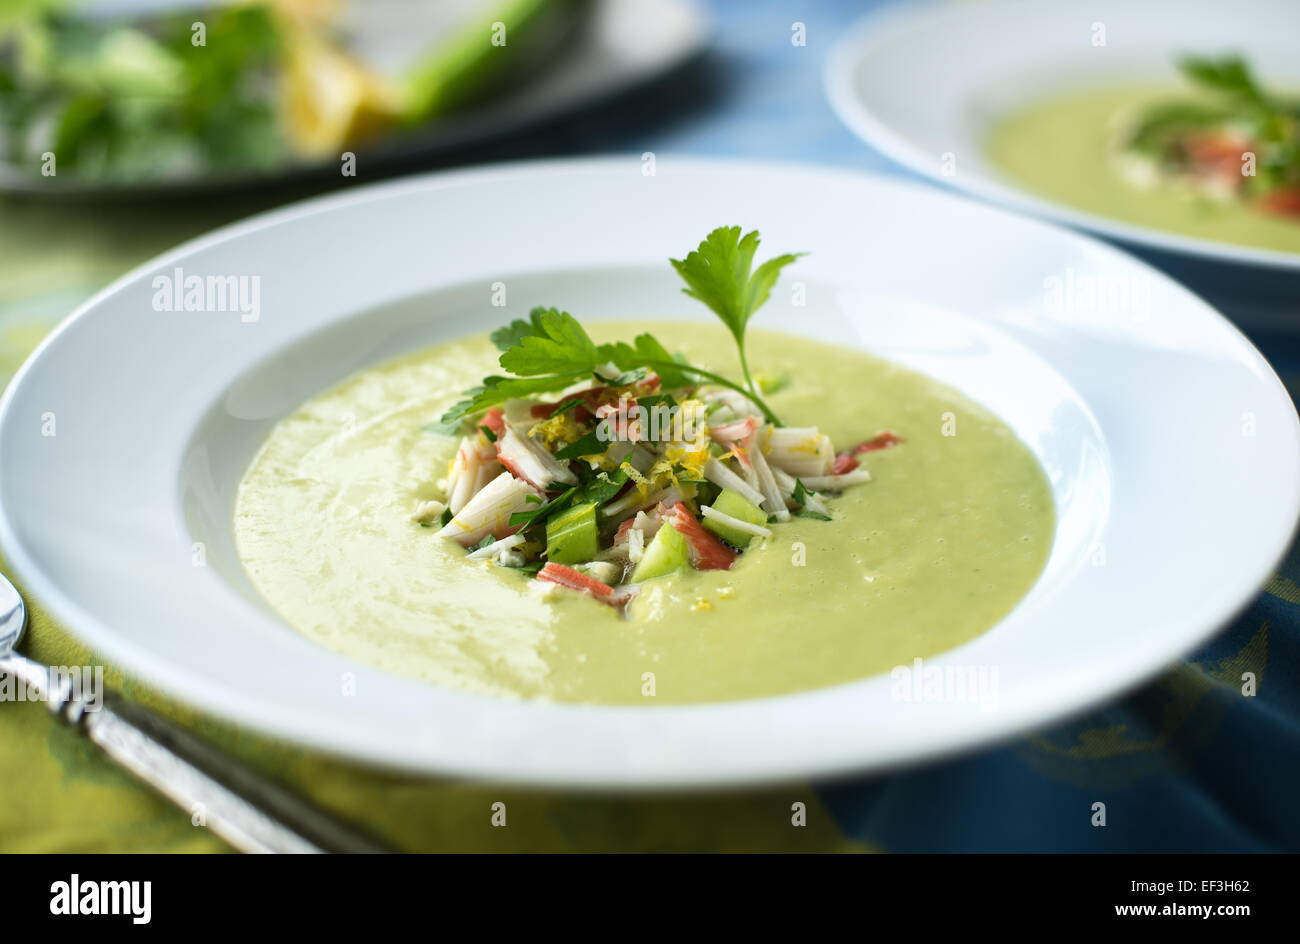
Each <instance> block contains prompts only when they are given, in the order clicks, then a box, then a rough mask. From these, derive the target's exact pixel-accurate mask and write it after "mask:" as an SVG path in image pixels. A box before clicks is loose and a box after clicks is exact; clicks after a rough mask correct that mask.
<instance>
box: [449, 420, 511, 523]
mask: <svg viewBox="0 0 1300 944" xmlns="http://www.w3.org/2000/svg"><path fill="white" fill-rule="evenodd" d="M500 471H501V467H500V466H499V465H498V464H497V461H496V450H495V449H493V448H492V444H491V443H489V442H488V441H487V437H485V436H484V435H483V434H482V433H475V434H474V435H472V436H465V437H463V438H462V439H461V441H460V446H459V448H457V450H456V458H454V459H453V460H452V462H451V470H450V471H449V472H448V473H447V507H448V508H450V509H451V512H452V514H456V513H458V512H459V511H460V510H461V509H462V508H464V507H465V505H466V504H468V503H469V500H470V499H471V498H473V497H474V494H475V493H476V492H478V490H479V489H481V488H482V487H483V486H484V485H485V484H487V482H489V481H491V480H492V478H494V477H495V475H496V473H498V472H500Z"/></svg>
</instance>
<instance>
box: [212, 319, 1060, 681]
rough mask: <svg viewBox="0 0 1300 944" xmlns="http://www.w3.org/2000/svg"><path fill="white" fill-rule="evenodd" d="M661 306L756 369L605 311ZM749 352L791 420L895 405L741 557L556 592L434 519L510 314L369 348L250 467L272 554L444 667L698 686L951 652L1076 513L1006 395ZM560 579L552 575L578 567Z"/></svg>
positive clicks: (286, 588) (441, 674)
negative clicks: (649, 312)
mask: <svg viewBox="0 0 1300 944" xmlns="http://www.w3.org/2000/svg"><path fill="white" fill-rule="evenodd" d="M645 330H653V331H654V332H655V333H656V334H657V335H658V337H660V338H662V339H664V341H665V343H671V345H672V347H673V349H674V351H680V352H681V353H682V354H683V355H684V356H685V358H687V359H689V360H691V361H693V362H698V363H701V364H707V365H708V366H709V367H710V368H712V369H714V370H717V371H718V372H720V373H727V374H728V375H732V376H734V375H736V372H737V370H738V360H737V356H736V352H735V349H734V348H733V347H732V346H731V344H730V338H729V335H728V333H727V332H726V330H725V329H723V328H722V327H719V326H714V325H700V324H695V323H692V324H665V323H662V322H656V323H653V324H645V325H641V324H625V323H596V324H594V325H592V326H591V334H592V336H593V337H594V338H595V339H596V341H598V342H603V341H613V340H630V339H631V338H633V337H634V336H635V335H637V334H638V333H639V332H641V331H645ZM747 353H748V361H749V363H750V365H751V366H752V367H753V369H754V372H755V373H756V374H761V375H762V376H764V377H768V378H777V379H778V383H776V384H774V385H773V389H772V392H770V393H766V394H765V399H766V403H767V404H768V405H769V406H770V408H771V410H772V411H773V412H775V413H777V414H779V415H780V417H781V419H782V421H783V422H784V423H785V424H786V425H787V426H801V425H802V426H813V425H816V426H818V427H820V429H821V430H822V431H823V432H824V433H826V434H828V435H829V437H830V439H831V440H833V441H834V442H836V443H837V444H838V443H844V444H846V445H849V444H852V443H856V442H860V441H863V440H868V439H870V438H871V437H872V436H874V435H876V434H877V433H878V432H879V431H880V430H881V429H885V428H888V429H890V430H893V431H895V432H896V433H898V434H899V436H901V437H902V439H903V442H902V443H901V444H899V445H897V446H895V447H894V448H888V449H880V450H878V451H872V452H868V453H865V454H863V455H862V456H861V459H862V462H861V465H862V467H863V468H864V469H867V470H869V472H870V477H871V481H869V482H867V483H865V484H860V485H855V486H853V487H852V488H846V489H844V490H843V492H842V493H840V494H838V495H837V496H836V497H834V498H833V499H830V500H828V502H827V504H828V505H829V508H830V515H829V517H830V520H822V519H821V518H818V517H800V516H798V515H795V516H793V517H791V518H790V520H789V521H785V522H783V523H781V524H779V525H778V524H771V525H770V529H771V532H772V534H771V537H768V538H756V539H754V540H753V541H752V543H751V544H750V545H749V547H748V549H746V550H745V552H744V553H743V554H740V555H739V556H738V557H737V559H736V562H735V564H734V566H732V567H731V569H728V570H723V569H716V570H693V569H686V570H682V571H680V572H677V573H673V574H670V575H667V576H660V577H658V578H657V579H653V580H646V581H644V582H643V583H642V584H641V590H640V593H639V594H637V595H636V596H635V597H634V598H632V599H631V600H630V602H628V603H627V605H626V607H624V608H616V607H613V606H609V605H606V604H605V603H602V602H599V601H598V600H597V599H594V598H593V597H592V596H589V595H587V594H584V593H578V592H573V591H570V590H563V589H560V590H558V592H551V593H546V594H542V593H539V592H538V590H539V587H538V584H539V581H538V580H537V579H536V577H534V576H532V575H531V574H527V573H523V572H520V571H517V570H513V569H511V568H510V567H505V566H500V565H498V564H496V563H493V562H492V561H489V560H484V561H477V560H467V553H466V549H465V548H464V547H461V546H460V545H458V544H456V543H453V542H452V541H448V540H442V539H440V538H438V537H437V532H438V522H434V523H433V526H432V527H422V526H420V525H419V524H416V523H414V522H413V521H412V520H411V510H412V509H413V508H416V507H418V506H420V505H421V503H423V502H427V501H431V500H439V499H442V500H445V498H446V496H445V494H443V492H442V491H441V490H440V489H439V487H438V484H437V483H438V480H439V479H440V478H443V477H445V476H446V475H447V469H448V466H449V463H451V461H452V460H453V458H454V457H455V455H456V452H457V445H458V439H457V438H455V437H452V436H447V435H444V434H442V433H441V432H439V431H437V428H436V427H434V428H430V423H431V420H434V419H436V418H437V417H438V416H439V415H440V414H441V413H442V412H443V411H444V410H445V409H447V407H448V406H449V405H450V404H452V403H453V402H454V401H456V400H457V399H458V397H459V396H460V395H461V393H462V391H464V390H466V389H467V388H470V387H473V386H474V385H476V384H478V383H480V381H481V380H482V378H483V377H484V376H485V375H488V374H492V373H494V372H499V370H500V368H498V367H497V366H496V358H497V352H496V351H495V350H494V349H493V346H492V344H491V343H489V341H488V339H487V338H486V337H477V338H472V339H468V340H461V341H456V342H452V343H448V344H442V345H439V346H437V347H433V348H431V349H429V350H425V351H421V352H418V353H415V354H411V355H409V356H406V357H403V358H401V359H399V360H396V361H393V362H391V363H388V364H385V365H383V366H380V367H376V368H374V369H371V370H366V371H363V372H361V373H359V374H357V375H355V376H353V377H351V378H349V379H347V380H345V381H344V382H342V383H341V384H339V385H338V386H336V387H334V388H333V389H331V390H328V391H326V392H325V393H322V394H321V395H319V396H318V397H316V398H314V399H312V400H310V401H308V402H307V403H305V404H304V405H303V406H302V407H301V408H300V409H299V410H298V411H297V412H295V413H294V414H293V415H291V416H289V417H287V418H286V419H284V420H283V421H281V422H280V423H279V424H278V425H277V426H276V427H275V429H274V431H273V432H272V433H271V435H270V437H269V439H268V440H267V442H266V443H265V445H264V446H263V447H262V449H261V451H260V452H259V453H258V455H257V456H256V458H255V459H254V460H253V462H252V464H251V466H250V467H249V469H248V471H247V473H246V475H245V477H244V480H243V482H242V483H241V485H240V488H239V492H238V497H237V500H236V509H235V530H236V538H237V543H238V549H239V553H240V556H241V558H242V560H243V563H244V566H245V568H246V570H247V573H248V576H249V578H250V579H251V580H252V582H253V584H254V585H255V586H256V587H257V589H258V590H259V591H260V592H261V593H262V595H263V596H264V597H265V598H266V600H267V601H268V602H269V603H270V605H271V606H272V607H273V608H274V609H275V610H276V611H277V612H278V613H279V614H280V615H281V616H282V617H283V618H284V619H285V620H286V621H287V622H288V623H289V624H290V625H292V626H294V627H295V628H296V629H298V630H299V631H300V632H302V633H303V634H305V635H306V636H308V637H309V638H311V639H313V640H315V641H317V642H318V643H320V644H321V645H323V646H326V647H328V648H330V649H333V650H336V651H338V652H341V653H343V654H345V655H347V656H349V657H351V658H355V659H357V660H358V661H361V662H365V663H369V664H372V665H375V666H378V667H381V668H384V669H388V670H391V671H393V672H396V673H400V674H403V675H408V676H413V677H416V678H419V679H423V680H426V681H428V682H431V683H433V684H437V685H445V686H450V687H454V688H458V689H464V690H468V691H474V692H480V693H484V694H490V695H498V696H508V697H522V698H539V699H551V700H556V701H563V702H587V703H604V704H638V705H643V704H655V703H658V704H680V703H689V702H707V701H720V700H727V699H740V698H753V697H758V696H765V695H777V694H781V693H787V692H797V691H802V690H807V689H813V688H819V687H822V686H826V685H833V684H836V683H841V682H848V681H852V680H855V679H860V678H864V677H866V676H871V675H875V674H878V673H885V672H888V671H889V670H890V669H891V668H893V667H894V666H897V665H903V664H911V662H912V660H913V659H914V658H917V657H921V658H925V657H929V656H933V655H935V654H937V653H940V652H943V651H944V650H947V649H951V648H952V647H954V646H957V645H959V644H961V643H963V642H965V641H967V640H970V639H972V638H973V637H975V636H978V635H979V634H980V633H982V632H984V631H985V630H987V629H989V628H990V627H991V626H992V625H993V624H995V623H996V622H997V621H998V620H1000V619H1001V618H1002V617H1003V616H1005V615H1006V614H1007V613H1008V612H1009V611H1010V610H1011V609H1012V608H1013V607H1014V606H1015V605H1016V603H1017V601H1018V600H1020V599H1021V597H1023V596H1024V595H1025V593H1026V592H1027V591H1028V590H1029V588H1030V586H1031V585H1032V584H1033V583H1034V581H1035V579H1036V578H1037V577H1038V574H1039V573H1040V571H1041V570H1042V568H1043V565H1044V562H1045V560H1046V558H1047V555H1048V551H1049V547H1050V544H1051V541H1052V536H1053V532H1054V528H1055V509H1054V505H1053V501H1052V496H1051V492H1050V489H1049V486H1048V482H1047V480H1046V477H1045V476H1044V474H1043V471H1042V469H1041V468H1040V467H1039V465H1038V463H1037V461H1036V460H1035V459H1034V457H1033V456H1032V455H1031V454H1030V452H1029V450H1028V449H1027V448H1026V447H1025V446H1024V445H1023V444H1022V443H1021V442H1020V441H1019V440H1018V439H1017V438H1016V436H1015V435H1014V434H1013V433H1012V431H1011V430H1010V429H1009V428H1008V427H1007V426H1006V425H1004V424H1003V423H1002V422H1000V421H999V420H998V418H997V417H995V416H993V415H992V414H990V413H989V412H988V411H987V410H985V409H983V408H982V407H980V406H978V405H977V404H975V403H973V402H971V401H970V400H968V399H967V398H965V397H964V396H962V395H961V394H959V393H957V392H955V391H954V390H951V389H949V388H947V387H945V386H943V385H941V384H939V383H936V382H935V381H933V380H931V379H929V378H927V377H925V376H922V375H920V374H917V373H914V372H912V371H909V370H906V369H903V368H901V367H899V366H896V365H893V364H890V363H888V362H885V361H882V360H879V359H877V358H873V357H870V356H867V355H865V354H862V353H859V352H857V351H854V350H850V349H847V348H844V347H835V346H830V345H827V344H823V343H820V342H815V341H811V340H806V339H801V338H796V337H792V336H788V335H785V334H780V333H776V332H768V331H760V330H752V331H750V334H749V337H748V341H747ZM555 589H556V588H552V590H555Z"/></svg>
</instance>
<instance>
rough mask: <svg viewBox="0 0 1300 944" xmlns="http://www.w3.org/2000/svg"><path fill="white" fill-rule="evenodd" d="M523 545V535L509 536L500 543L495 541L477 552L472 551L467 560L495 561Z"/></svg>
mask: <svg viewBox="0 0 1300 944" xmlns="http://www.w3.org/2000/svg"><path fill="white" fill-rule="evenodd" d="M523 543H524V536H523V535H522V534H518V533H515V534H511V535H507V536H506V537H504V538H502V539H501V540H500V541H493V542H492V543H491V544H489V545H488V546H487V547H480V548H479V549H478V550H477V551H471V552H470V554H469V555H468V557H467V558H466V560H495V559H497V558H499V557H501V556H502V555H503V554H505V553H507V552H508V551H510V550H511V549H512V548H516V547H518V546H519V545H521V544H523Z"/></svg>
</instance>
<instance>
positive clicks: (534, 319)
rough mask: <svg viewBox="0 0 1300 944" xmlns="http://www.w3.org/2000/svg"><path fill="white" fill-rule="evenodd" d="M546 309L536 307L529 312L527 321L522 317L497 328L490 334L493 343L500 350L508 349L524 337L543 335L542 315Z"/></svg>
mask: <svg viewBox="0 0 1300 944" xmlns="http://www.w3.org/2000/svg"><path fill="white" fill-rule="evenodd" d="M546 311H547V309H545V308H540V307H539V308H534V309H533V310H532V311H530V312H529V313H528V320H527V321H524V320H523V319H522V318H520V319H516V320H515V321H512V322H510V324H508V325H506V326H505V327H504V328H497V329H496V330H495V331H493V332H492V333H491V334H490V335H489V337H490V338H491V339H492V343H493V344H495V345H496V347H497V350H498V351H508V350H510V349H511V348H512V347H515V346H517V345H518V344H519V342H520V341H522V340H523V339H524V338H528V337H533V336H541V335H543V334H544V332H543V331H542V315H543V314H545V313H546Z"/></svg>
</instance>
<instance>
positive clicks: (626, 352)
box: [600, 334, 691, 389]
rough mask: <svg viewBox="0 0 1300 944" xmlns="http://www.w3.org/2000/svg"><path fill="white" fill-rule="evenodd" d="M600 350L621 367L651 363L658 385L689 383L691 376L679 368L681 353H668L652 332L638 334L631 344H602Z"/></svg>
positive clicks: (670, 386)
mask: <svg viewBox="0 0 1300 944" xmlns="http://www.w3.org/2000/svg"><path fill="white" fill-rule="evenodd" d="M600 352H601V354H602V355H606V357H605V359H606V360H611V361H613V362H614V363H615V364H617V365H618V366H619V367H621V368H627V367H630V366H633V365H637V364H651V366H653V367H654V371H655V373H656V374H658V375H659V383H660V385H661V386H663V387H665V388H668V389H671V388H673V387H685V386H688V385H689V384H690V383H691V378H689V377H687V376H686V374H684V373H683V372H682V370H681V365H683V364H684V361H683V360H682V358H681V355H674V354H669V353H668V349H667V348H666V347H664V346H663V345H662V344H660V343H659V341H658V339H656V338H655V336H654V335H652V334H638V335H637V336H636V340H635V341H633V342H632V343H631V344H628V343H627V342H626V341H620V342H618V343H617V344H606V345H603V346H602V347H601V348H600Z"/></svg>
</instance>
